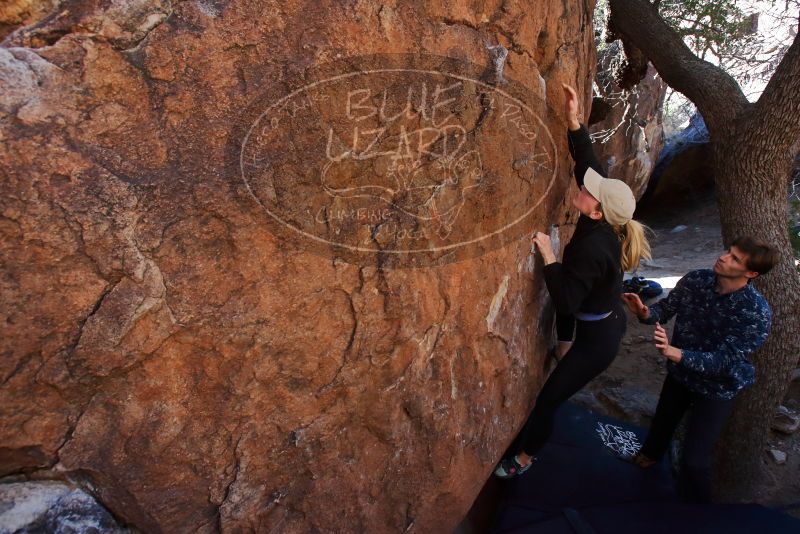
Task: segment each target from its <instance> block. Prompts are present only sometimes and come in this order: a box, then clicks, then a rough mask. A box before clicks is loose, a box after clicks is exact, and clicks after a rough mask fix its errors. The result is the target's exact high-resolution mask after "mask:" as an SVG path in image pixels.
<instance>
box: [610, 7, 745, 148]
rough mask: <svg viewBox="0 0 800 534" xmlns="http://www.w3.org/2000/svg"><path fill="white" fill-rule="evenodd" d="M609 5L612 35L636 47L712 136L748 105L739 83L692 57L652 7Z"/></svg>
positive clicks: (675, 33) (680, 39)
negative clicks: (688, 103)
mask: <svg viewBox="0 0 800 534" xmlns="http://www.w3.org/2000/svg"><path fill="white" fill-rule="evenodd" d="M609 6H610V8H611V25H612V27H613V29H614V30H615V32H616V33H618V34H620V35H622V36H623V37H624V38H625V39H626V40H628V41H630V42H631V43H632V44H633V45H634V46H636V47H637V48H639V49H640V50H641V51H642V52H643V53H644V54H645V55H646V56H647V57H648V59H649V60H650V61H651V62H652V63H653V66H655V68H656V70H657V71H658V73H659V74H660V75H661V77H662V78H663V79H664V81H665V82H666V83H667V84H668V85H669V86H670V87H672V88H673V89H675V90H677V91H679V92H681V93H683V94H684V95H686V97H687V98H688V99H689V100H691V101H692V102H694V104H695V105H696V106H697V109H698V110H700V113H701V114H702V115H703V118H704V119H705V121H706V124H707V125H708V129H709V131H710V132H711V134H712V136H713V135H714V132H716V131H720V130H721V129H722V128H724V127H725V125H726V124H727V123H728V121H729V120H730V118H731V116H734V115H738V114H739V112H741V111H742V110H743V109H744V108H745V107H747V106H748V105H749V103H748V102H747V98H745V96H744V93H743V92H742V89H741V87H739V84H737V83H736V81H735V80H734V79H733V78H732V77H731V76H730V75H729V74H728V73H726V72H725V71H724V70H722V69H720V68H719V67H717V66H715V65H712V64H711V63H709V62H708V61H703V60H701V59H700V58H698V57H697V56H696V55H694V54H693V53H692V51H691V50H690V49H689V47H688V46H686V44H685V43H684V42H683V39H682V38H681V36H680V35H679V34H678V33H677V32H675V31H674V30H673V29H672V28H670V27H669V26H668V25H667V23H666V22H664V19H662V18H661V17H660V16H659V14H658V10H657V9H656V8H655V7H654V6H653V5H652V4H649V3H647V2H646V1H642V0H610V1H609Z"/></svg>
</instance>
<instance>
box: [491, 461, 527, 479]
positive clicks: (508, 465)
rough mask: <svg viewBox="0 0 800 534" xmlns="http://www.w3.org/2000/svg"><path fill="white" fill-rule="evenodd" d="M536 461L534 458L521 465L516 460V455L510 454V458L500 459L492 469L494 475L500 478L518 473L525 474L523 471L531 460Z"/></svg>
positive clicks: (514, 475) (516, 475)
mask: <svg viewBox="0 0 800 534" xmlns="http://www.w3.org/2000/svg"><path fill="white" fill-rule="evenodd" d="M535 461H536V458H534V459H533V461H531V463H529V464H528V465H525V466H523V465H522V464H520V463H519V462H518V461H517V457H516V456H511V457H510V458H503V459H502V460H500V463H499V464H497V467H496V468H495V470H494V474H495V476H496V477H500V478H514V477H518V476H520V475H523V474H525V471H527V470H528V469H530V468H531V466H532V465H533V462H535Z"/></svg>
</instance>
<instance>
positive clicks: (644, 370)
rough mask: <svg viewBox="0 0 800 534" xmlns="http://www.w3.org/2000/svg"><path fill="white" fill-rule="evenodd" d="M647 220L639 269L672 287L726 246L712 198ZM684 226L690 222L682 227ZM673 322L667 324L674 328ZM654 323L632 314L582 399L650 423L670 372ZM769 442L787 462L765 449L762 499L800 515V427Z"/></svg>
mask: <svg viewBox="0 0 800 534" xmlns="http://www.w3.org/2000/svg"><path fill="white" fill-rule="evenodd" d="M645 222H646V223H647V224H648V225H650V227H651V228H652V229H653V231H654V235H653V236H651V244H652V246H653V260H652V261H650V262H648V264H647V265H645V266H643V267H642V268H641V269H640V270H639V272H638V273H637V274H638V275H639V276H644V277H645V278H648V279H655V280H657V281H659V283H661V284H662V286H664V287H665V288H666V287H672V286H674V283H675V281H676V280H677V279H678V278H680V277H681V276H683V275H684V274H685V273H686V272H688V271H690V270H693V269H700V268H710V267H712V266H713V264H714V261H715V260H716V258H717V257H718V256H719V254H720V252H721V251H722V239H721V237H720V225H719V217H718V214H717V210H716V206H715V205H714V203H713V200H708V201H706V202H704V203H701V204H700V205H697V206H694V207H692V208H691V209H690V210H687V211H685V212H680V213H676V212H672V213H669V214H666V215H660V216H653V217H651V218H650V219H649V220H648V219H645ZM681 226H685V228H683V229H681ZM673 323H674V321H673V322H671V323H670V325H669V327H670V328H668V330H670V331H671V327H672V324H673ZM652 332H653V327H651V326H647V325H642V324H640V323H639V322H638V321H637V320H635V319H631V318H630V316H629V320H628V331H627V333H626V335H625V338H624V339H623V346H622V349H621V350H620V353H619V355H618V356H617V359H616V360H615V361H614V363H613V364H612V365H611V367H610V368H609V369H608V370H607V371H606V372H605V373H603V374H602V375H601V376H599V377H597V378H596V379H595V380H594V381H593V382H592V383H591V384H590V385H589V386H587V388H586V390H585V391H584V392H582V393H581V394H579V396H580V399H581V403H582V404H585V405H591V404H594V405H595V406H598V405H600V406H603V408H604V411H605V412H606V413H609V414H610V415H614V416H616V417H621V418H624V419H627V420H629V421H630V422H633V423H636V424H640V425H642V426H645V427H646V426H648V425H649V422H650V416H651V414H652V412H653V411H654V410H655V403H656V402H657V399H658V394H659V392H660V389H661V384H662V382H663V380H664V376H665V374H666V368H665V366H664V361H663V357H662V356H661V355H660V353H658V351H657V350H656V349H655V348H654V347H653V343H652V341H651V339H652ZM787 403H788V404H789V405H793V407H794V409H795V410H797V409H798V408H800V381H798V380H796V381H795V382H794V383H793V384H792V385H791V387H790V389H789V393H788V394H787V396H786V399H785V400H784V404H787ZM768 441H769V447H770V448H776V449H778V450H780V451H783V452H785V453H786V455H787V460H786V463H785V464H783V465H778V464H776V463H775V461H773V460H772V459H771V457H770V456H769V454H768V452H767V451H766V450H765V451H764V455H763V457H762V461H763V462H764V466H765V468H766V473H767V477H766V481H765V484H764V486H763V488H762V491H761V494H760V496H759V498H758V502H759V503H761V504H763V505H766V506H771V507H776V508H782V507H788V506H790V505H797V507H794V508H793V509H792V510H787V511H788V512H789V513H791V514H792V515H794V516H796V517H800V431H798V432H795V433H794V434H792V435H789V436H787V435H784V434H780V433H778V432H775V431H771V432H770V436H769V438H768Z"/></svg>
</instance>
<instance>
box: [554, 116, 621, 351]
mask: <svg viewBox="0 0 800 534" xmlns="http://www.w3.org/2000/svg"><path fill="white" fill-rule="evenodd" d="M567 140H568V142H569V152H570V155H571V156H572V159H573V160H574V161H575V181H576V182H577V184H578V187H581V186H583V177H584V175H585V174H586V170H587V169H588V168H589V167H591V168H592V169H594V170H595V171H597V172H598V173H600V174H601V175H603V176H605V174H606V173H605V171H604V170H603V168H602V166H601V165H600V163H599V162H598V161H597V157H596V156H595V154H594V150H593V149H592V140H591V138H590V137H589V132H588V131H586V128H585V127H584V126H581V128H580V129H579V130H576V131H574V132H573V131H569V132H568V133H567ZM544 277H545V283H546V284H547V289H548V291H549V292H550V296H551V297H552V299H553V304H554V305H555V308H556V313H557V314H558V317H557V322H556V324H557V330H558V339H559V340H561V341H568V340H571V339H572V331H573V329H574V326H575V318H574V314H575V313H576V312H584V313H592V314H602V313H606V312H609V311H611V310H612V309H613V308H614V307H615V306H616V305H618V304H619V302H620V296H621V295H622V245H621V243H620V240H619V237H618V236H617V234H616V232H614V229H613V228H612V227H611V226H610V225H609V224H608V223H607V222H606V221H605V220H604V219H601V220H599V221H598V220H595V219H591V218H589V217H586V216H585V215H583V214H581V216H580V217H579V218H578V223H577V224H576V225H575V233H574V234H573V235H572V239H571V240H570V242H569V243H568V244H567V246H566V247H565V248H564V259H563V261H562V262H560V263H559V262H556V263H551V264H550V265H547V266H545V268H544Z"/></svg>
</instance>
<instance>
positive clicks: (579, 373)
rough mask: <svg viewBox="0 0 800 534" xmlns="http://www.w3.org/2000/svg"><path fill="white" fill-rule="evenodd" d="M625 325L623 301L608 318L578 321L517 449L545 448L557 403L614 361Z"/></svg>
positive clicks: (542, 391)
mask: <svg viewBox="0 0 800 534" xmlns="http://www.w3.org/2000/svg"><path fill="white" fill-rule="evenodd" d="M626 326H627V323H626V319H625V312H624V310H623V309H622V304H621V303H620V304H619V305H617V306H615V307H614V311H612V312H611V315H609V316H608V317H606V318H605V319H601V320H599V321H577V322H576V327H575V342H574V343H573V344H572V347H571V348H570V349H569V351H568V352H567V353H566V354H565V355H564V357H563V358H562V359H561V361H560V362H558V365H557V366H556V368H555V369H554V370H553V372H552V373H551V374H550V377H549V378H548V379H547V381H546V382H545V383H544V386H543V387H542V390H541V391H540V392H539V396H538V397H537V399H536V405H535V406H534V407H533V412H532V413H531V416H530V417H529V418H528V421H527V422H526V423H525V427H524V428H523V429H522V432H521V433H520V437H519V441H518V443H519V446H518V447H516V449H517V450H516V451H514V452H519V451H520V450H521V451H523V452H525V454H529V455H531V456H534V455H535V454H536V453H537V452H538V451H539V449H541V448H542V446H543V445H544V444H545V442H547V439H548V438H549V437H550V434H551V433H552V431H553V420H554V418H555V414H556V410H557V409H558V407H559V406H561V405H562V404H563V403H564V402H566V401H567V399H569V398H570V397H572V396H573V395H574V394H575V393H577V392H578V391H580V390H581V389H582V388H583V386H585V385H586V384H588V383H589V381H591V380H592V379H593V378H594V377H596V376H597V375H599V374H600V373H602V372H603V371H605V370H606V369H607V368H608V366H609V365H611V362H613V361H614V358H615V357H616V356H617V351H618V350H619V344H620V341H622V336H623V335H624V334H625V328H626Z"/></svg>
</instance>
